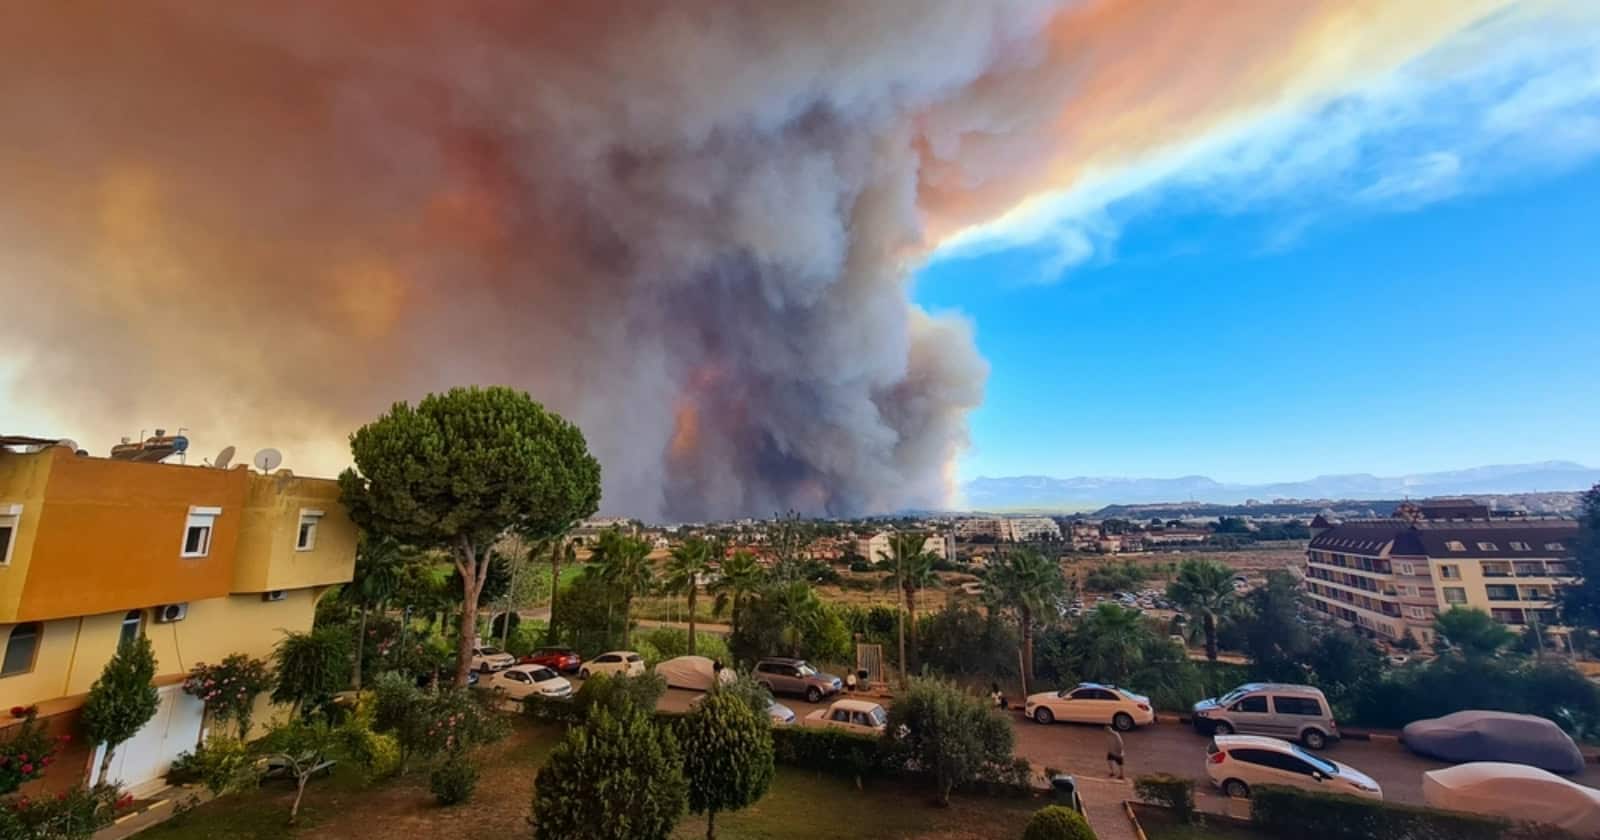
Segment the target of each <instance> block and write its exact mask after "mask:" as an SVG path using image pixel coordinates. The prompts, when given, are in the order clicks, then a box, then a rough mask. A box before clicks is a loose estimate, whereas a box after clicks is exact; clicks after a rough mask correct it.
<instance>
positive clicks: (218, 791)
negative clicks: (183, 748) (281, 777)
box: [167, 736, 260, 796]
mask: <svg viewBox="0 0 1600 840" xmlns="http://www.w3.org/2000/svg"><path fill="white" fill-rule="evenodd" d="M259 777H260V776H259V772H258V771H257V769H256V758H255V756H254V755H252V754H251V753H250V748H249V747H248V746H246V745H245V743H244V742H243V741H240V740H238V739H237V738H229V737H226V736H217V737H213V738H209V739H207V740H206V742H205V743H203V744H201V745H200V746H199V747H197V748H196V749H195V751H194V752H186V753H183V754H181V755H179V756H178V757H177V758H176V759H175V760H173V762H172V767H171V768H170V769H168V770H167V781H168V782H170V783H171V784H191V783H199V784H202V785H205V787H206V790H208V791H210V792H211V794H212V795H213V796H221V795H223V794H225V793H233V792H235V791H240V790H245V789H246V788H249V787H250V786H251V785H254V784H255V783H256V782H257V780H258V779H259Z"/></svg>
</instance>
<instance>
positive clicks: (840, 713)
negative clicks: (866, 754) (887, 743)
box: [803, 700, 889, 735]
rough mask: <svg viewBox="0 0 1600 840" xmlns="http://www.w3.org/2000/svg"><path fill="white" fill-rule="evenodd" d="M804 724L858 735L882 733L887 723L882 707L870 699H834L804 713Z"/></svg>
mask: <svg viewBox="0 0 1600 840" xmlns="http://www.w3.org/2000/svg"><path fill="white" fill-rule="evenodd" d="M803 723H804V725H805V726H828V727H833V728H835V729H843V730H846V731H848V732H854V733H856V734H858V735H882V734H883V732H884V729H886V728H887V727H888V725H889V715H888V714H887V713H886V712H884V710H883V707H882V706H880V705H878V704H877V703H874V702H872V701H870V700H835V701H833V705H832V706H829V707H828V708H826V709H818V710H816V711H814V712H812V713H811V714H809V715H806V717H805V721H804V722H803Z"/></svg>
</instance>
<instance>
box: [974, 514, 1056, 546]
mask: <svg viewBox="0 0 1600 840" xmlns="http://www.w3.org/2000/svg"><path fill="white" fill-rule="evenodd" d="M955 535H956V536H957V537H959V538H961V539H964V540H968V541H985V540H986V541H989V542H1039V541H1041V540H1059V539H1061V526H1060V525H1057V524H1056V521H1055V520H1054V519H1051V518H1050V517H1048V516H1015V517H1005V518H1000V517H994V518H972V519H961V520H957V521H956V527H955Z"/></svg>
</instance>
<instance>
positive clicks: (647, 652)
mask: <svg viewBox="0 0 1600 840" xmlns="http://www.w3.org/2000/svg"><path fill="white" fill-rule="evenodd" d="M633 644H634V648H635V649H636V650H637V651H638V652H639V655H641V656H643V657H644V660H645V662H646V663H648V664H650V665H654V664H655V663H657V662H661V661H663V660H666V659H671V658H673V657H675V656H683V655H684V654H687V653H688V652H689V633H688V631H685V630H679V629H677V628H675V627H658V628H656V629H654V630H649V631H647V632H644V633H638V634H636V635H635V636H634V637H633ZM694 646H695V653H696V654H698V655H700V656H704V657H706V658H708V659H714V660H718V661H720V662H731V661H733V660H732V658H731V654H729V652H728V642H727V640H725V639H723V638H722V637H721V636H719V635H717V634H715V633H696V634H694ZM652 657H654V658H652Z"/></svg>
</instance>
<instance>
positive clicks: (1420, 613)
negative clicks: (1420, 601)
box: [1406, 607, 1428, 619]
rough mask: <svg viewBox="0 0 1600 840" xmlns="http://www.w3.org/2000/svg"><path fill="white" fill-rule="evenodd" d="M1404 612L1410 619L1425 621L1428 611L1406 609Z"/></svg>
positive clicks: (1420, 608) (1418, 608)
mask: <svg viewBox="0 0 1600 840" xmlns="http://www.w3.org/2000/svg"><path fill="white" fill-rule="evenodd" d="M1406 612H1407V614H1409V615H1410V616H1411V617H1412V618H1419V619H1426V618H1427V617H1428V611H1427V610H1425V609H1423V608H1422V607H1407V608H1406Z"/></svg>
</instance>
